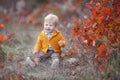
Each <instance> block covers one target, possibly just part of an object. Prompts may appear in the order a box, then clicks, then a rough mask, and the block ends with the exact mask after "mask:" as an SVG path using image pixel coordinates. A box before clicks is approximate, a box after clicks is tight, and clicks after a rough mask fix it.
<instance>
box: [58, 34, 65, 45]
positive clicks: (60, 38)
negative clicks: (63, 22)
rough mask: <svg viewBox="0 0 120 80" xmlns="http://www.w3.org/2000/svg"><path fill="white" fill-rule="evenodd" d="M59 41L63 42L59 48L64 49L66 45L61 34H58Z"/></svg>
mask: <svg viewBox="0 0 120 80" xmlns="http://www.w3.org/2000/svg"><path fill="white" fill-rule="evenodd" d="M59 41H62V42H63V45H62V46H61V47H64V46H65V45H66V41H65V39H64V37H63V36H62V34H61V33H59Z"/></svg>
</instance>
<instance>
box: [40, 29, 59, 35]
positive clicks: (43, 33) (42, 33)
mask: <svg viewBox="0 0 120 80" xmlns="http://www.w3.org/2000/svg"><path fill="white" fill-rule="evenodd" d="M58 33H59V31H58V30H57V29H56V30H55V31H54V33H53V36H56V35H57V34H58ZM45 34H46V33H45V30H43V31H42V32H41V35H43V36H46V35H45ZM53 36H52V37H53Z"/></svg>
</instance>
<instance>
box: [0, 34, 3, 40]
mask: <svg viewBox="0 0 120 80" xmlns="http://www.w3.org/2000/svg"><path fill="white" fill-rule="evenodd" d="M0 42H3V35H1V34H0Z"/></svg>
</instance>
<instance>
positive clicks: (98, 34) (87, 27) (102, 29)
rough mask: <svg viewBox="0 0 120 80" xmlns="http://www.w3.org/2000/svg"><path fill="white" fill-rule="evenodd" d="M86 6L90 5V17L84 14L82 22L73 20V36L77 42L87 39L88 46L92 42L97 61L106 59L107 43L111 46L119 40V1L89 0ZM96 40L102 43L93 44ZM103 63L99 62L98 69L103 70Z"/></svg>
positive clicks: (84, 41)
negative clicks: (95, 50)
mask: <svg viewBox="0 0 120 80" xmlns="http://www.w3.org/2000/svg"><path fill="white" fill-rule="evenodd" d="M111 4H112V5H111ZM87 6H89V7H90V11H91V14H92V15H91V17H90V18H88V17H87V16H85V17H84V18H85V20H84V21H83V22H82V21H79V20H76V21H75V24H76V25H75V26H74V29H73V36H74V37H77V39H78V42H79V43H86V41H87V43H86V44H88V45H89V46H93V45H91V44H93V42H94V46H96V49H97V50H98V52H97V53H96V55H95V59H97V61H99V60H100V59H103V58H104V59H106V60H107V59H108V58H109V52H110V51H108V48H109V47H108V45H109V46H112V44H116V43H118V42H120V37H119V35H118V33H119V32H120V14H119V13H120V7H119V1H118V0H114V1H113V2H110V1H109V0H101V1H94V0H91V1H90V2H89V3H88V4H87ZM80 39H83V40H80ZM97 41H100V43H102V44H101V45H99V46H98V43H96V44H95V42H97ZM76 49H78V48H76ZM100 62H101V61H100ZM105 64H106V63H105V62H104V63H103V62H101V64H100V66H99V68H100V70H104V67H105Z"/></svg>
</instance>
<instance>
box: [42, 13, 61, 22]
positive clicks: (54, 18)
mask: <svg viewBox="0 0 120 80" xmlns="http://www.w3.org/2000/svg"><path fill="white" fill-rule="evenodd" d="M58 21H59V19H58V17H57V16H56V15H54V14H48V15H47V16H46V17H45V19H44V22H49V23H57V24H58Z"/></svg>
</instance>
